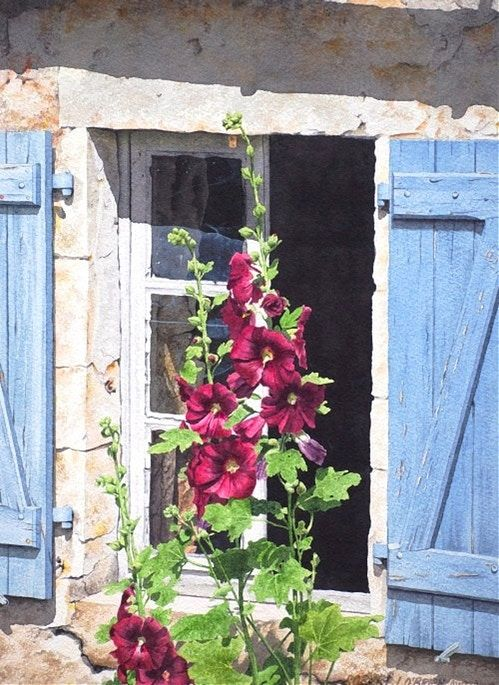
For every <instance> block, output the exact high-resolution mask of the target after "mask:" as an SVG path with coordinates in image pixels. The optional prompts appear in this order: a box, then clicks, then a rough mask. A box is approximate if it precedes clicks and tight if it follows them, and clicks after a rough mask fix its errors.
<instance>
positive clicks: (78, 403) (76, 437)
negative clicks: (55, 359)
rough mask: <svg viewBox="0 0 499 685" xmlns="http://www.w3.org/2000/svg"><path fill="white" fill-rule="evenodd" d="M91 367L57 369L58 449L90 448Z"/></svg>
mask: <svg viewBox="0 0 499 685" xmlns="http://www.w3.org/2000/svg"><path fill="white" fill-rule="evenodd" d="M86 404H87V369H86V368H85V367H70V368H62V369H56V371H55V407H56V418H55V444H56V447H57V449H67V448H71V449H75V450H84V449H86V426H85V416H86Z"/></svg>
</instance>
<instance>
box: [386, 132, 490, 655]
mask: <svg viewBox="0 0 499 685" xmlns="http://www.w3.org/2000/svg"><path fill="white" fill-rule="evenodd" d="M498 151H499V145H498V143H497V142H495V141H471V142H450V141H442V142H434V141H409V140H408V141H393V142H392V145H391V155H390V159H391V182H390V205H389V211H390V215H391V229H390V278H389V417H390V418H389V421H390V427H389V436H390V437H389V492H388V499H389V511H388V543H389V544H388V597H389V599H388V608H387V638H386V639H387V642H388V643H394V644H404V645H411V646H413V647H424V648H430V649H435V650H438V651H442V650H444V649H446V648H447V647H449V646H450V645H452V644H453V643H458V645H459V647H458V650H457V651H459V652H464V653H469V654H481V655H485V656H496V657H497V656H499V604H498V600H499V573H498V565H499V562H498V559H497V555H498V540H499V530H498V522H499V515H498V506H497V494H498V482H499V473H498V437H497V430H498V423H497V418H498V413H497V407H498V368H497V355H498V324H497V318H496V311H497V239H498V218H497V217H498V197H497V195H498V180H499V177H498V175H497V174H498Z"/></svg>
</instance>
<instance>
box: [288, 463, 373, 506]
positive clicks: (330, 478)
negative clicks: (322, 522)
mask: <svg viewBox="0 0 499 685" xmlns="http://www.w3.org/2000/svg"><path fill="white" fill-rule="evenodd" d="M360 480H361V478H360V476H359V474H358V473H351V472H350V471H335V470H334V469H333V467H332V466H328V467H327V468H322V469H318V470H317V472H316V474H315V485H314V487H313V488H311V489H310V490H307V491H306V492H304V493H303V495H300V497H299V498H298V506H299V507H300V509H304V510H305V511H328V510H329V509H335V508H336V507H339V506H341V503H342V502H344V501H345V500H347V499H348V498H349V493H348V491H349V489H350V488H351V487H353V486H355V485H358V484H359V483H360Z"/></svg>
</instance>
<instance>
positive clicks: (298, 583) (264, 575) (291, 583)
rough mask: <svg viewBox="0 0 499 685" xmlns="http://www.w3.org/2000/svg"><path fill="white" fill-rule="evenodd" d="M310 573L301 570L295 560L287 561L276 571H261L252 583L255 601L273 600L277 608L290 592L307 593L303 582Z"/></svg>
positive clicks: (305, 584) (303, 569)
mask: <svg viewBox="0 0 499 685" xmlns="http://www.w3.org/2000/svg"><path fill="white" fill-rule="evenodd" d="M309 576H310V571H308V570H307V569H305V568H303V566H301V564H300V563H299V562H298V561H296V559H288V560H287V561H285V562H284V563H283V564H282V565H281V566H280V568H279V570H278V571H272V570H269V569H262V570H261V571H260V573H259V574H258V575H257V576H256V578H255V581H254V583H253V592H254V594H255V597H256V599H257V601H259V602H263V601H264V600H266V599H273V600H274V601H275V603H276V604H277V606H280V605H281V604H285V603H286V602H287V600H288V596H289V593H290V592H291V590H296V591H297V592H307V590H308V585H307V583H306V582H305V580H306V578H308V577H309Z"/></svg>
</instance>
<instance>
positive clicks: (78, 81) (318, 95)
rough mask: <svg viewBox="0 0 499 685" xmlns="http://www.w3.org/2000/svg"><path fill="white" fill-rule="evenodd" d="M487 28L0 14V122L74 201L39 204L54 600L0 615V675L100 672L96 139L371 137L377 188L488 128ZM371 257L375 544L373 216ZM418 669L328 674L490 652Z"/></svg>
mask: <svg viewBox="0 0 499 685" xmlns="http://www.w3.org/2000/svg"><path fill="white" fill-rule="evenodd" d="M25 7H26V8H28V9H29V8H30V7H31V8H32V9H31V10H30V11H29V12H23V8H25ZM37 7H40V8H41V7H45V8H46V9H36V8H37ZM405 8H409V10H408V9H405ZM495 8H496V9H497V3H496V4H495ZM2 12H4V15H3V19H4V23H3V26H4V30H3V31H2V28H1V21H2V14H1V13H2ZM495 23H496V15H495V14H494V12H493V5H492V3H490V2H479V0H442V1H438V2H437V0H372V1H370V0H357V1H356V2H355V3H354V2H342V3H331V2H319V1H318V0H313V1H310V2H305V3H298V2H290V1H283V2H263V0H262V1H256V0H255V1H247V2H245V1H244V0H242V1H240V2H233V3H229V2H228V1H226V0H223V1H222V2H217V3H209V2H198V1H196V2H194V1H189V0H184V1H177V0H176V1H168V2H166V0H163V1H162V2H151V1H150V0H145V1H144V0H143V1H141V2H138V0H133V1H129V2H119V1H118V0H112V1H111V2H106V3H105V4H104V5H103V4H102V3H101V2H99V1H98V0H78V1H74V2H71V1H66V2H61V1H58V2H55V1H52V0H32V1H31V2H9V1H5V0H4V2H2V3H0V53H1V55H2V57H1V59H0V66H5V67H6V70H5V71H4V72H0V128H1V129H6V128H7V129H18V130H20V129H26V130H29V129H33V128H46V129H49V130H52V131H54V133H55V140H56V169H57V170H61V171H62V170H65V169H68V170H70V171H71V172H72V173H73V174H74V175H75V194H74V197H73V198H72V199H71V200H69V201H68V200H62V199H58V200H57V202H56V208H55V228H56V236H55V254H56V267H55V268H56V394H57V419H56V422H57V423H56V440H57V445H56V447H57V454H56V503H57V504H59V505H63V504H67V503H70V504H72V506H73V507H74V509H75V525H74V530H73V531H72V532H71V533H66V534H64V535H62V534H59V535H58V536H57V538H56V556H57V557H58V562H57V570H56V575H57V578H58V580H57V583H56V590H57V597H56V599H55V600H54V601H52V602H46V603H40V602H34V601H23V600H13V601H12V602H11V605H10V606H9V607H8V608H0V628H1V632H0V654H2V656H1V659H0V682H4V683H10V684H11V685H13V684H14V683H23V684H24V683H27V682H30V683H56V682H58V683H67V682H78V683H87V682H88V683H94V682H95V683H97V682H101V681H102V680H103V679H104V675H105V673H104V672H103V673H99V672H94V669H92V667H91V665H90V664H95V665H96V666H97V670H98V669H99V668H105V667H106V665H109V663H110V662H109V661H108V659H107V658H106V653H107V651H108V649H109V648H108V646H104V647H98V646H97V645H96V644H95V641H94V639H93V632H94V629H95V626H96V625H97V624H98V623H99V622H100V621H105V620H107V619H108V618H109V616H110V615H111V614H112V613H113V611H114V609H115V606H116V602H117V598H116V597H114V598H111V599H109V598H106V597H104V598H103V597H102V596H100V595H98V594H96V593H98V592H99V591H100V589H101V588H102V586H103V584H104V583H105V582H106V581H107V580H109V579H112V578H114V577H115V575H116V573H117V566H116V559H115V556H114V554H112V553H111V552H110V550H109V548H108V547H107V546H106V544H105V543H106V542H107V541H109V540H110V539H112V535H113V532H112V531H113V528H114V526H115V523H116V521H115V512H114V509H113V507H112V505H111V502H110V498H108V497H106V496H104V495H102V494H100V493H99V491H98V489H97V488H96V486H95V478H96V477H97V475H98V474H99V473H102V472H105V471H108V469H109V461H108V459H107V457H106V454H105V446H104V445H103V444H102V440H101V438H100V435H99V431H98V427H97V421H98V419H99V418H101V417H102V416H103V415H106V414H110V415H112V416H113V417H114V418H116V419H117V418H119V402H120V393H119V360H120V344H121V341H120V320H119V271H118V270H119V259H118V252H117V219H118V212H117V200H118V194H119V188H118V166H117V156H116V154H117V153H116V139H115V133H114V132H113V131H111V130H110V129H116V130H120V129H158V130H165V131H184V132H189V131H196V130H204V131H211V132H220V131H221V130H222V128H221V117H222V116H223V114H224V113H225V111H226V110H230V109H237V110H241V111H243V112H244V115H245V119H246V121H247V123H248V126H249V128H250V130H251V132H252V133H262V134H269V133H276V132H280V133H304V134H310V133H316V132H321V133H322V132H323V133H325V134H328V135H360V136H376V137H378V140H377V141H376V161H377V164H376V182H381V181H386V180H387V178H388V139H389V137H393V136H404V137H418V138H419V137H427V138H471V137H485V136H493V135H494V134H495V131H496V123H497V112H496V110H495V109H493V107H494V106H495V101H496V95H497V94H496V89H495V78H494V72H495V70H494V67H495V58H494V53H493V50H494V47H495V44H496V42H497V41H496V39H495V30H496V29H495ZM2 40H3V43H2ZM251 93H254V94H253V95H250V94H251ZM92 127H94V129H102V130H99V131H97V130H91V131H89V130H88V129H91V128H92ZM375 247H376V260H375V265H374V273H373V277H374V281H375V283H376V292H375V294H374V298H373V396H374V401H373V406H372V414H371V417H372V429H371V445H372V466H373V473H372V489H371V498H372V504H371V516H372V528H371V534H370V542H373V541H375V540H383V539H385V535H386V477H387V422H388V406H387V404H388V402H387V397H388V389H387V346H388V337H387V313H386V304H387V268H388V217H387V216H383V214H382V213H379V212H378V211H376V212H375ZM369 580H370V588H371V594H372V610H373V612H375V613H378V612H383V610H384V598H385V578H384V572H382V571H380V570H375V569H373V568H372V566H371V565H370V567H369ZM183 603H185V600H183ZM194 609H195V607H194V605H193V610H194ZM58 629H62V630H63V632H62V633H61V634H57V630H58ZM72 635H74V636H76V637H71V636H72ZM33 645H36V650H37V652H36V659H35V660H33ZM81 655H83V656H81ZM432 659H433V655H432V654H430V653H425V652H422V651H420V650H408V649H402V648H393V647H388V648H386V646H384V645H383V642H382V641H381V640H370V641H367V642H366V643H363V644H361V645H359V646H358V648H357V650H356V652H355V653H354V655H351V656H349V655H346V656H344V657H342V659H341V660H340V661H339V662H338V664H337V666H336V668H335V681H334V682H347V681H348V682H349V683H352V685H353V683H359V684H360V683H376V682H383V683H385V682H386V683H414V684H415V683H417V682H429V683H451V682H452V683H455V684H456V685H457V684H458V683H461V682H466V683H484V684H485V683H486V684H487V685H492V684H494V685H495V683H497V682H499V670H498V668H497V664H494V663H492V662H490V661H487V660H481V659H473V658H468V657H459V656H456V657H453V658H452V660H451V663H450V664H449V665H438V666H437V665H436V664H434V662H433V661H432ZM34 661H36V664H34V663H33V662H34ZM23 669H24V670H23ZM316 675H317V676H318V677H319V679H320V677H321V676H322V677H324V672H323V671H321V670H320V669H319V670H318V671H317V674H316Z"/></svg>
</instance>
